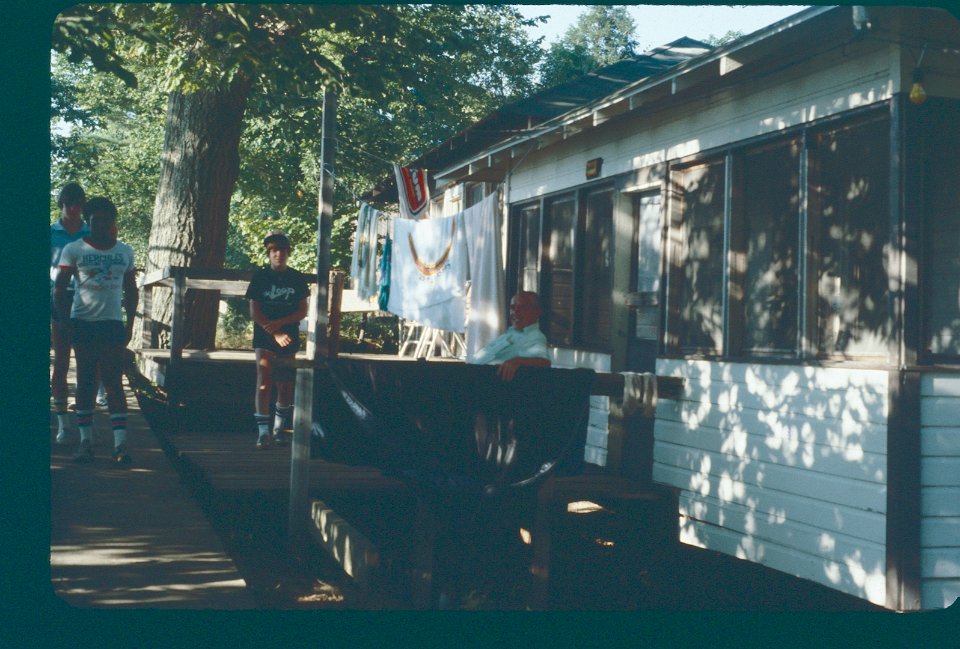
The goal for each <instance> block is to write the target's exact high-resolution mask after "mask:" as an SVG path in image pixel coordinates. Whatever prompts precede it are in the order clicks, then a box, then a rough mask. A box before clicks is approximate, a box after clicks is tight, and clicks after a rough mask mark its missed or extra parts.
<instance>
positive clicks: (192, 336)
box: [146, 78, 251, 349]
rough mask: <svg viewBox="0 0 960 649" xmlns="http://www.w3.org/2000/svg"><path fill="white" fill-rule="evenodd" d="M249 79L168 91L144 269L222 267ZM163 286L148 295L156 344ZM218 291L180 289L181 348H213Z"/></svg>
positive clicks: (165, 341) (168, 310) (167, 308)
mask: <svg viewBox="0 0 960 649" xmlns="http://www.w3.org/2000/svg"><path fill="white" fill-rule="evenodd" d="M250 86H251V84H250V82H249V80H247V79H245V78H241V79H239V80H235V81H234V82H233V83H232V84H231V85H230V86H229V87H228V88H227V89H225V90H216V91H214V90H206V91H199V92H194V93H189V94H185V93H179V92H175V93H173V94H171V95H170V98H169V101H168V103H167V124H166V132H165V135H164V144H163V155H162V158H161V165H160V185H159V188H158V190H157V200H156V203H155V204H154V208H153V223H152V225H151V228H150V243H149V247H148V250H147V264H146V271H147V272H148V273H149V272H152V271H154V270H158V269H162V268H166V267H168V266H185V267H188V268H223V261H224V256H225V253H226V245H227V223H228V220H229V210H230V197H231V195H232V194H233V188H234V186H235V184H236V181H237V174H238V172H239V166H240V154H239V143H240V132H241V129H242V123H243V114H244V111H245V110H246V106H247V96H248V94H249V91H250ZM171 297H172V296H171V292H170V291H168V290H155V291H154V295H153V321H154V323H155V325H154V326H159V327H160V345H161V346H164V347H165V346H168V345H169V334H170V330H169V328H170V322H171V320H172V315H173V302H172V299H171ZM218 300H219V295H218V294H217V293H216V292H214V291H188V292H187V299H186V301H185V307H186V310H185V313H186V318H185V324H186V329H187V330H186V331H185V332H184V333H185V337H184V341H185V345H186V346H187V347H189V348H193V349H208V348H211V347H213V346H214V341H215V338H216V328H217V315H218V312H217V306H218Z"/></svg>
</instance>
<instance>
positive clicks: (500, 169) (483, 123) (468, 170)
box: [364, 7, 853, 202]
mask: <svg viewBox="0 0 960 649" xmlns="http://www.w3.org/2000/svg"><path fill="white" fill-rule="evenodd" d="M839 9H843V10H845V12H846V13H845V14H844V18H845V20H844V21H843V22H844V27H847V28H849V29H848V30H844V31H845V32H846V31H849V30H852V29H853V27H852V22H851V21H850V20H849V16H848V15H847V13H849V11H850V9H849V7H811V8H809V9H806V10H803V11H800V12H798V13H796V14H794V15H792V16H788V17H787V18H784V19H783V20H780V21H778V22H776V23H773V24H771V25H769V26H767V27H764V28H763V29H760V30H757V31H755V32H753V33H752V34H748V35H746V36H743V37H741V38H739V39H737V40H735V41H732V42H731V43H728V44H726V45H723V46H721V47H711V46H709V45H707V44H706V43H703V42H701V41H697V40H695V39H692V38H687V37H683V38H680V39H677V40H675V41H673V42H671V43H668V44H666V45H662V46H660V47H656V48H653V49H651V50H649V51H647V52H644V53H643V54H639V55H636V56H632V57H629V58H626V59H623V60H621V61H618V62H617V63H614V64H612V65H609V66H606V67H604V68H600V69H599V70H596V71H594V72H590V73H588V74H586V75H583V76H581V77H578V78H576V79H572V80H570V81H568V82H565V83H562V84H559V85H557V86H553V87H551V88H547V89H544V90H541V91H539V92H537V93H534V94H532V95H530V96H528V97H524V98H522V99H519V100H516V101H513V102H511V103H509V104H506V105H504V106H502V107H500V108H498V109H497V110H495V111H493V112H492V113H490V114H489V115H487V116H485V117H484V118H482V119H480V120H479V121H477V122H475V123H474V124H472V125H470V126H468V127H467V128H465V129H464V130H462V131H460V132H459V133H457V134H456V135H454V136H453V137H451V138H449V139H448V140H446V141H445V142H443V143H441V144H439V145H437V146H436V147H434V148H432V149H430V150H429V151H427V152H426V153H424V154H423V155H421V156H420V157H418V158H417V159H415V160H413V161H411V162H410V163H409V165H410V166H412V167H417V168H426V169H429V170H430V172H431V180H441V181H442V180H450V179H454V178H456V179H458V180H475V181H500V180H502V178H503V173H504V170H505V169H506V167H507V164H508V163H509V160H510V158H511V157H514V156H516V155H517V154H518V152H519V153H522V151H520V149H521V148H523V147H530V146H535V147H538V148H542V147H543V146H545V145H548V144H550V143H551V142H553V141H557V140H560V139H564V138H566V137H568V136H569V135H571V134H574V133H577V132H580V131H582V130H584V129H585V128H590V127H593V126H596V125H598V124H600V123H602V122H603V121H606V120H607V119H609V118H612V117H615V116H617V115H619V114H621V113H624V112H627V111H630V110H633V109H635V108H636V107H638V106H641V105H644V104H649V103H650V102H651V101H658V100H662V99H663V98H664V97H665V96H673V95H676V94H678V92H683V91H684V89H686V88H689V87H693V86H697V85H699V84H701V83H703V81H704V80H713V78H715V77H717V76H722V75H724V74H728V73H729V72H730V71H735V70H736V69H737V68H739V67H742V66H743V65H744V64H745V63H751V64H753V63H757V62H760V63H763V62H764V61H765V60H767V59H772V58H777V54H778V53H779V52H782V51H784V48H787V49H797V50H802V49H810V48H809V43H806V45H807V46H806V47H804V46H803V45H802V44H803V43H804V39H806V38H808V35H807V36H804V35H802V34H800V33H799V32H801V31H803V32H804V33H806V31H807V30H809V29H817V30H819V31H818V35H819V36H820V37H821V39H823V40H827V39H826V37H827V36H833V35H834V34H831V33H830V31H831V30H823V29H822V28H821V26H816V27H815V26H813V25H807V29H805V30H795V29H793V28H794V27H797V26H799V25H801V24H804V23H809V22H811V21H812V20H813V19H815V18H817V17H819V16H821V15H824V14H827V13H831V12H833V13H836V12H837V10H839ZM833 22H834V23H836V22H839V21H836V20H834V21H833ZM836 29H837V27H836V26H835V27H834V30H836ZM785 32H790V34H789V36H783V34H784V33H785ZM835 33H836V32H835ZM778 36H779V38H774V37H778ZM681 77H682V78H683V80H682V81H681V82H679V83H678V80H680V79H681ZM364 198H366V199H368V200H377V201H388V202H389V201H396V200H397V190H396V184H395V180H394V179H393V177H392V176H391V177H390V178H386V179H384V180H383V181H381V182H380V183H378V184H377V186H376V187H375V188H373V189H372V190H370V191H369V192H367V194H366V195H365V196H364Z"/></svg>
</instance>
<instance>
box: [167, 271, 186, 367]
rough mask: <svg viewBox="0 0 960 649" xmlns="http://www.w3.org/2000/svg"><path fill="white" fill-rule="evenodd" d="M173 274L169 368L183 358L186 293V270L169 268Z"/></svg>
mask: <svg viewBox="0 0 960 649" xmlns="http://www.w3.org/2000/svg"><path fill="white" fill-rule="evenodd" d="M170 272H171V273H172V274H173V317H172V319H171V322H170V367H173V366H174V365H177V364H179V362H180V360H181V359H182V358H183V338H184V331H183V326H184V307H185V304H184V299H185V298H186V293H187V277H186V269H184V268H181V267H179V266H174V267H171V268H170Z"/></svg>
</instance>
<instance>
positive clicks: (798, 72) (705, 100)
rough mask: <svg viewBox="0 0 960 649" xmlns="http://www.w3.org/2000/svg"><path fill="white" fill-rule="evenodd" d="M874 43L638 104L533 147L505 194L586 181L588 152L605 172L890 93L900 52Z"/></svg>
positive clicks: (524, 195)
mask: <svg viewBox="0 0 960 649" xmlns="http://www.w3.org/2000/svg"><path fill="white" fill-rule="evenodd" d="M877 45H878V48H877V49H875V50H873V51H872V52H871V53H870V54H869V55H865V56H860V57H855V56H849V55H845V54H844V53H843V52H841V51H840V50H836V51H834V52H833V53H832V54H830V55H828V56H827V57H826V58H821V59H817V60H816V61H815V62H813V63H812V64H811V63H808V64H807V65H798V66H793V67H791V68H789V69H787V70H783V71H780V72H778V74H776V75H772V76H769V77H767V78H765V79H761V80H756V81H751V82H750V84H749V85H748V86H745V87H741V88H738V89H737V91H732V90H727V91H724V92H723V93H719V94H714V95H710V96H705V97H702V98H700V99H697V100H695V101H691V102H689V103H687V104H685V105H683V106H680V107H675V108H674V107H671V108H670V110H667V111H662V112H660V113H652V114H651V113H649V112H643V111H642V110H641V111H639V112H640V113H642V114H639V115H638V116H637V119H636V120H633V119H625V120H618V121H616V122H614V123H613V124H610V125H605V126H602V127H600V128H595V129H592V130H590V131H588V133H587V135H586V136H579V137H578V136H574V137H571V138H570V139H569V140H567V141H566V142H562V143H559V144H557V145H554V146H550V147H546V148H545V149H543V150H541V151H534V152H532V153H530V154H529V155H528V156H527V158H526V159H525V160H524V161H523V163H522V164H521V165H519V166H518V167H517V169H516V170H515V171H514V172H513V174H512V176H511V180H510V183H509V188H510V189H509V191H510V197H509V202H511V203H514V202H517V201H522V200H526V199H528V198H532V197H534V196H539V195H542V194H545V193H550V192H554V191H559V190H562V189H565V188H568V187H574V186H576V185H580V184H582V183H584V182H585V177H584V164H585V161H586V160H587V159H589V158H595V157H602V158H603V175H604V177H610V176H613V175H616V174H620V173H624V172H628V171H633V170H636V169H640V168H643V167H645V166H647V165H651V164H657V163H660V162H664V161H667V160H672V159H674V158H677V157H680V156H685V155H690V154H694V153H697V152H699V151H703V150H705V149H710V148H713V147H717V146H721V145H724V144H728V143H731V142H738V141H740V140H744V139H747V138H750V137H753V136H757V135H763V134H766V133H772V132H776V131H778V130H782V129H784V128H788V127H791V126H796V125H800V124H803V123H806V122H809V121H811V120H814V119H819V118H822V117H825V116H829V115H836V114H839V113H842V112H844V111H847V110H850V109H852V108H857V107H860V106H865V105H868V104H871V103H876V102H880V101H884V100H886V99H889V98H890V97H891V96H892V95H893V93H895V92H897V91H898V89H899V88H898V83H897V81H896V79H898V78H899V77H898V74H899V65H900V64H899V58H898V56H897V53H896V49H895V48H893V47H892V46H891V47H888V46H886V45H885V44H882V43H878V44H877ZM825 70H829V76H827V77H826V78H825V76H824V71H825ZM641 120H642V121H641ZM641 125H642V127H641Z"/></svg>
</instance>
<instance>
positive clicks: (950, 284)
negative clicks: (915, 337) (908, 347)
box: [921, 103, 960, 362]
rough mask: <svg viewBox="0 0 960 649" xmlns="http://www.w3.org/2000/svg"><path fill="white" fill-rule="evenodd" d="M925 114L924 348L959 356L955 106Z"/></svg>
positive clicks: (959, 147)
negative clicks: (926, 145) (926, 116)
mask: <svg viewBox="0 0 960 649" xmlns="http://www.w3.org/2000/svg"><path fill="white" fill-rule="evenodd" d="M924 109H926V110H927V112H928V118H929V121H928V122H927V129H928V130H927V133H929V135H928V136H927V138H926V139H927V142H928V146H929V147H930V149H929V153H928V154H927V155H926V156H925V157H924V158H925V164H926V170H925V177H924V189H925V192H926V196H927V202H928V204H927V207H926V213H927V214H926V216H927V218H926V219H925V220H926V223H927V226H926V231H925V235H926V236H925V237H924V239H925V242H924V243H925V245H924V252H923V262H924V263H923V266H922V267H921V273H922V274H923V277H922V283H923V298H924V299H923V305H924V318H923V320H924V324H925V331H924V337H925V348H926V351H927V353H928V354H934V355H936V356H937V357H943V356H950V357H953V358H952V359H950V360H952V361H954V362H955V361H956V357H957V356H960V182H958V178H957V170H958V169H960V130H958V129H957V124H956V121H957V104H955V103H949V104H946V105H944V106H943V107H938V106H937V105H936V104H930V105H927V106H924Z"/></svg>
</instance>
